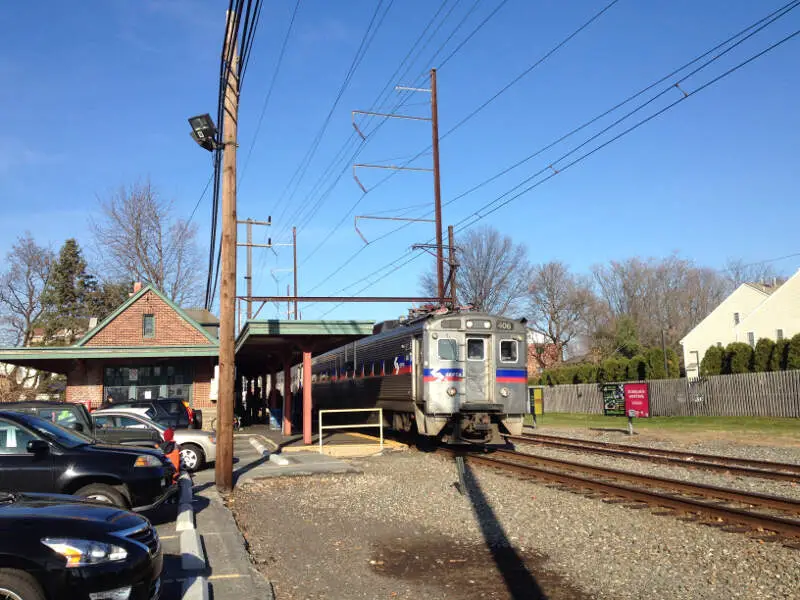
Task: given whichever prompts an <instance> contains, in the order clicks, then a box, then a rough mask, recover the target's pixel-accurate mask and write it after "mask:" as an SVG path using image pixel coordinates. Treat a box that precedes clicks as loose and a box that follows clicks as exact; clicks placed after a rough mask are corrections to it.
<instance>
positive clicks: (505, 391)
mask: <svg viewBox="0 0 800 600" xmlns="http://www.w3.org/2000/svg"><path fill="white" fill-rule="evenodd" d="M500 395H501V396H502V397H503V398H508V397H509V396H510V395H511V390H510V389H508V388H507V387H501V388H500Z"/></svg>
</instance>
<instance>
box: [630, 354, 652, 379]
mask: <svg viewBox="0 0 800 600" xmlns="http://www.w3.org/2000/svg"><path fill="white" fill-rule="evenodd" d="M649 375H650V373H649V368H648V366H647V359H646V358H645V357H644V355H642V354H637V355H636V356H634V357H633V358H631V359H630V360H629V361H628V369H627V378H628V380H630V381H642V380H644V379H647V378H648V377H649Z"/></svg>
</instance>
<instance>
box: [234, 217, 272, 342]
mask: <svg viewBox="0 0 800 600" xmlns="http://www.w3.org/2000/svg"><path fill="white" fill-rule="evenodd" d="M236 224H237V225H247V242H245V243H244V244H240V243H238V242H237V244H236V247H237V248H238V247H239V246H245V247H246V248H247V275H245V277H244V278H245V280H246V281H247V298H248V300H247V318H248V319H252V318H253V301H252V300H249V298H250V297H251V296H252V295H253V248H272V244H254V243H253V225H264V226H267V227H268V226H270V225H272V217H269V220H267V221H254V220H253V219H250V218H248V219H246V220H244V221H236ZM237 231H238V230H237ZM241 310H242V309H241V307H240V308H239V312H241ZM240 329H241V327H240Z"/></svg>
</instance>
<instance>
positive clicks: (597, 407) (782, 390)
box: [544, 370, 800, 417]
mask: <svg viewBox="0 0 800 600" xmlns="http://www.w3.org/2000/svg"><path fill="white" fill-rule="evenodd" d="M620 383H622V382H620ZM647 383H648V384H649V388H650V415H651V416H653V417H673V416H708V417H800V370H799V371H777V372H774V373H742V374H739V375H715V376H713V377H701V378H699V379H656V380H653V381H648V382H647ZM544 410H545V413H548V412H572V413H597V414H602V412H603V393H602V390H601V386H600V385H599V384H596V383H578V384H574V385H557V386H552V387H550V386H548V387H545V388H544Z"/></svg>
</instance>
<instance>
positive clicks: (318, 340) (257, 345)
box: [236, 319, 374, 375]
mask: <svg viewBox="0 0 800 600" xmlns="http://www.w3.org/2000/svg"><path fill="white" fill-rule="evenodd" d="M373 326H374V323H373V321H353V320H349V321H345V320H326V321H317V320H299V321H292V320H286V319H268V320H249V321H247V322H246V323H245V324H244V327H242V330H241V331H240V332H239V335H238V336H237V338H236V366H237V367H238V369H239V371H240V372H241V373H242V374H244V375H248V374H251V375H259V374H262V373H265V372H268V371H270V370H276V371H280V370H282V369H283V365H284V361H285V360H286V358H287V357H289V358H290V361H291V364H297V363H300V362H302V360H303V352H311V353H312V354H314V355H317V354H322V353H324V352H327V351H329V350H333V349H334V348H338V347H340V346H343V345H345V344H349V343H351V342H355V341H356V340H359V339H361V338H363V337H366V336H368V335H372V329H373Z"/></svg>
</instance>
